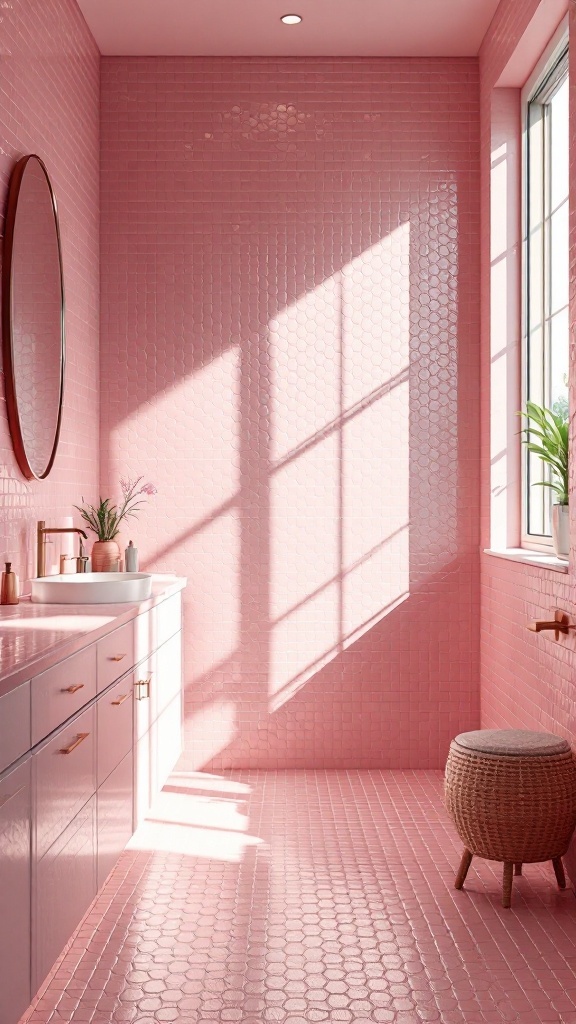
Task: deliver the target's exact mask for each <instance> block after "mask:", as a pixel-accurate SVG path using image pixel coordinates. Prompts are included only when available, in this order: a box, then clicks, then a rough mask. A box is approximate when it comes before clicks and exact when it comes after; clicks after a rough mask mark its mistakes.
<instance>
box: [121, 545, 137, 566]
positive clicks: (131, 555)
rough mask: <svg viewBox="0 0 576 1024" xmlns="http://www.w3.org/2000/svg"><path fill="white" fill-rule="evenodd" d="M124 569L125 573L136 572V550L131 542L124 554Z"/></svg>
mask: <svg viewBox="0 0 576 1024" xmlns="http://www.w3.org/2000/svg"><path fill="white" fill-rule="evenodd" d="M124 568H125V569H126V572H138V548H135V547H134V545H133V543H132V541H130V543H129V544H128V547H127V548H126V550H125V552H124Z"/></svg>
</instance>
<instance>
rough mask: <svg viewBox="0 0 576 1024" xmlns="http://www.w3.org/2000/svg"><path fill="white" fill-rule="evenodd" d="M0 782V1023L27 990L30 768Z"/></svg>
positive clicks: (20, 1005)
mask: <svg viewBox="0 0 576 1024" xmlns="http://www.w3.org/2000/svg"><path fill="white" fill-rule="evenodd" d="M31 763H32V759H31V758H28V759H27V760H26V761H25V762H24V764H21V765H20V766H19V767H18V768H16V769H14V771H12V772H9V773H8V774H7V775H6V776H5V777H4V779H2V781H0V907H1V908H2V928H1V929H0V1021H2V1022H3V1024H4V1021H5V1022H6V1024H12V1022H15V1021H17V1020H19V1018H20V1016H21V1014H23V1013H24V1010H26V1009H27V1007H28V1005H29V1003H30V999H31V998H32V993H31V989H30V802H31V801H30V795H31V794H30V765H31Z"/></svg>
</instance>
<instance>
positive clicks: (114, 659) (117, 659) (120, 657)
mask: <svg viewBox="0 0 576 1024" xmlns="http://www.w3.org/2000/svg"><path fill="white" fill-rule="evenodd" d="M125 657H126V655H125V654H114V655H113V656H112V657H111V658H110V661H122V658H125Z"/></svg>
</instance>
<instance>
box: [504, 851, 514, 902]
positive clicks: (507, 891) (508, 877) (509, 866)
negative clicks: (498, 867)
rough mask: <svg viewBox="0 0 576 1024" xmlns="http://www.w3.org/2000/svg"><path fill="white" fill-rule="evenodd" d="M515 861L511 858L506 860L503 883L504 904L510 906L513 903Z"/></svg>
mask: <svg viewBox="0 0 576 1024" xmlns="http://www.w3.org/2000/svg"><path fill="white" fill-rule="evenodd" d="M513 870H514V863H513V861H511V860H505V861H504V878H503V883H502V906H503V907H506V908H508V907H509V906H510V905H511V903H512V872H513Z"/></svg>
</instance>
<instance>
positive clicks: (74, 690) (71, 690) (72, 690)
mask: <svg viewBox="0 0 576 1024" xmlns="http://www.w3.org/2000/svg"><path fill="white" fill-rule="evenodd" d="M83 689H84V683H74V685H73V686H65V687H64V689H63V690H60V693H78V690H83Z"/></svg>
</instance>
